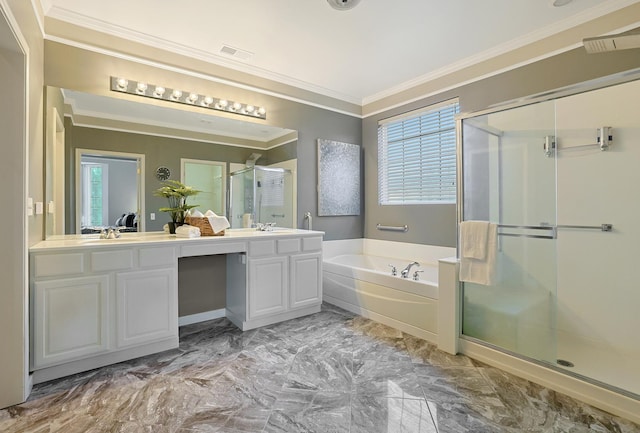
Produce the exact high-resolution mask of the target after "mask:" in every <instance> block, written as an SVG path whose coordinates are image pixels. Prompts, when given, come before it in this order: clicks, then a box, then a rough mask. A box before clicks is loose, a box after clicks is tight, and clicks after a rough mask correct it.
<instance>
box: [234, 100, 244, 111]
mask: <svg viewBox="0 0 640 433" xmlns="http://www.w3.org/2000/svg"><path fill="white" fill-rule="evenodd" d="M241 108H242V104H241V103H239V102H234V103H233V109H234V110H239V109H241Z"/></svg>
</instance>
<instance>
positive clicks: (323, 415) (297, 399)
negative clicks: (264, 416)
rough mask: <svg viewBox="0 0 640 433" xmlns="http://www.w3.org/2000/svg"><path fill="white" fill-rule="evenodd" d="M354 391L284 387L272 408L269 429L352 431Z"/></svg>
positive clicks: (346, 432) (281, 430)
mask: <svg viewBox="0 0 640 433" xmlns="http://www.w3.org/2000/svg"><path fill="white" fill-rule="evenodd" d="M350 423H351V394H350V393H348V392H347V393H344V392H342V393H341V392H333V391H309V390H296V389H293V390H284V391H283V392H282V394H281V396H280V397H279V398H278V401H277V402H276V404H275V405H274V407H273V412H272V414H271V417H270V418H269V421H268V423H267V426H266V427H265V431H266V432H274V433H275V432H308V433H311V432H318V433H328V432H333V433H342V432H344V433H349V428H350Z"/></svg>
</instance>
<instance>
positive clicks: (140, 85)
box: [136, 83, 147, 93]
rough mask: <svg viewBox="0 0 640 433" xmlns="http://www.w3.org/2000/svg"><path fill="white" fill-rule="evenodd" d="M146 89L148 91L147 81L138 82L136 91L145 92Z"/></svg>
mask: <svg viewBox="0 0 640 433" xmlns="http://www.w3.org/2000/svg"><path fill="white" fill-rule="evenodd" d="M146 91H147V84H146V83H138V85H137V86H136V92H138V93H144V92H146Z"/></svg>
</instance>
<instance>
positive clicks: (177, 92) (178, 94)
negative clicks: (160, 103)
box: [171, 89, 182, 99]
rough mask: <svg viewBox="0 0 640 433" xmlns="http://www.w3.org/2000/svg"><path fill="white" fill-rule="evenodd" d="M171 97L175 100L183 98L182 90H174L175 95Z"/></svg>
mask: <svg viewBox="0 0 640 433" xmlns="http://www.w3.org/2000/svg"><path fill="white" fill-rule="evenodd" d="M171 97H172V98H173V99H180V98H181V97H182V91H181V90H177V89H176V90H174V91H173V93H172V94H171Z"/></svg>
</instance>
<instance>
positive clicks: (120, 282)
mask: <svg viewBox="0 0 640 433" xmlns="http://www.w3.org/2000/svg"><path fill="white" fill-rule="evenodd" d="M322 235H323V233H322V232H314V231H307V230H287V231H286V232H284V233H282V232H280V233H279V232H277V231H274V232H267V233H264V232H256V231H242V230H238V231H234V230H228V233H227V234H225V236H219V237H218V236H213V237H201V238H196V239H178V238H176V237H175V236H169V235H165V234H164V233H159V234H158V233H155V234H154V233H149V234H144V233H137V234H136V236H135V237H132V238H131V239H130V240H126V237H124V236H123V238H122V239H119V240H99V239H91V238H86V237H82V236H74V235H69V236H63V237H62V238H61V239H59V240H47V241H43V242H40V243H38V244H36V245H35V246H33V247H32V248H31V249H30V290H31V296H30V300H31V301H30V308H31V323H32V326H31V356H30V361H31V370H32V372H33V382H34V383H40V382H44V381H47V380H51V379H55V378H58V377H62V376H67V375H69V374H73V373H78V372H81V371H86V370H90V369H94V368H98V367H102V366H104V365H108V364H113V363H116V362H121V361H126V360H128V359H133V358H137V357H140V356H145V355H150V354H152V353H157V352H161V351H163V350H168V349H174V348H176V347H178V343H179V341H178V290H179V289H178V259H179V258H181V257H193V256H207V255H221V254H222V255H226V258H227V259H226V262H227V275H226V282H227V287H226V309H225V311H226V316H227V318H228V319H229V320H231V321H232V322H233V323H234V324H235V325H236V326H238V327H239V328H240V329H242V330H248V329H253V328H257V327H259V326H264V325H269V324H273V323H277V322H281V321H284V320H289V319H293V318H295V317H300V316H304V315H307V314H312V313H316V312H318V311H320V306H321V303H322Z"/></svg>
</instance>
